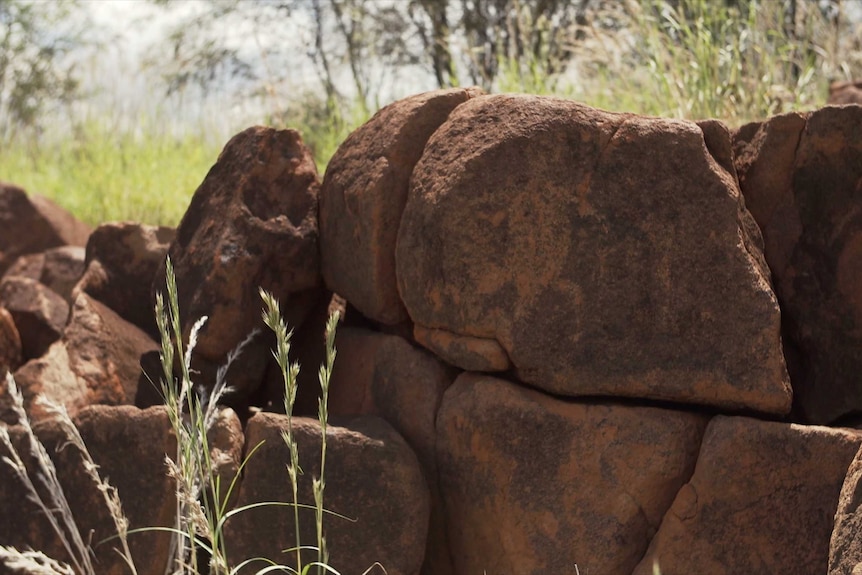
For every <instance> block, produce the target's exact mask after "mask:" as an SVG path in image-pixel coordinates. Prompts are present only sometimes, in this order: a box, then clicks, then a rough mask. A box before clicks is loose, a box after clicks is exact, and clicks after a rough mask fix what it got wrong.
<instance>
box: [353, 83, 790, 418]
mask: <svg viewBox="0 0 862 575" xmlns="http://www.w3.org/2000/svg"><path fill="white" fill-rule="evenodd" d="M729 150H730V141H729V135H728V132H727V130H726V129H724V128H723V127H721V126H720V125H718V124H716V123H713V124H709V123H705V124H704V126H703V127H701V126H698V125H696V124H693V123H690V122H685V121H678V120H663V119H655V118H644V117H638V116H631V115H619V114H610V113H606V112H601V111H599V110H595V109H592V108H589V107H586V106H583V105H581V104H577V103H575V102H571V101H566V100H559V99H555V98H542V97H534V96H512V95H500V96H479V97H476V98H472V99H470V100H469V101H467V102H466V103H464V104H462V105H461V106H459V107H457V108H456V109H455V110H454V111H453V112H452V113H451V115H450V116H449V118H448V120H447V121H446V122H445V123H444V124H443V125H442V126H441V127H440V128H439V129H438V130H437V131H436V132H435V133H434V135H433V136H431V138H430V140H429V141H428V143H427V145H426V146H425V150H424V153H423V156H422V158H421V159H420V161H419V163H418V164H417V165H416V168H415V170H414V172H413V178H412V180H411V188H410V192H409V196H408V200H407V204H406V207H405V209H404V212H403V216H402V219H401V225H400V229H399V233H398V241H397V249H396V270H397V279H398V287H399V292H400V294H401V296H402V298H403V301H404V304H405V306H406V309H407V311H408V312H409V314H410V317H411V319H412V320H413V321H414V322H415V326H416V327H415V331H414V334H415V335H416V339H417V341H419V342H420V343H423V344H425V345H428V346H429V348H430V349H432V351H434V352H435V353H436V354H437V355H439V356H440V357H441V358H442V359H444V360H445V361H447V362H449V363H451V364H453V365H456V366H458V367H461V368H465V369H466V368H471V369H483V370H507V369H509V368H510V367H513V368H514V370H515V371H514V373H515V374H516V375H517V377H518V378H519V379H521V380H522V381H524V382H526V383H529V384H530V385H532V386H536V387H539V388H541V389H544V390H546V391H549V392H551V393H554V394H559V395H564V396H595V395H602V396H624V397H634V398H644V399H653V400H668V401H677V402H685V403H694V404H701V405H709V406H714V407H717V408H721V409H730V410H756V411H759V412H764V413H772V414H785V413H787V412H788V411H789V408H790V401H791V394H790V387H789V383H788V380H787V372H786V368H785V365H784V358H783V356H782V352H781V341H780V318H779V309H778V305H777V302H776V299H775V295H774V293H773V292H772V290H771V288H770V284H769V270H768V269H767V267H766V264H765V262H764V260H763V257H762V253H761V238H760V236H759V232H758V230H757V226H756V225H755V223H754V221H753V219H752V218H751V215H750V214H749V213H748V212H747V210H746V209H745V206H744V204H743V201H742V197H741V195H740V193H739V190H738V188H737V185H736V181H735V178H734V177H733V175H732V174H731V173H728V171H727V170H726V169H725V167H724V166H725V165H726V164H728V162H729V158H730V154H729ZM713 154H715V155H713ZM704 278H709V281H704ZM348 299H349V298H348ZM507 359H508V361H506V360H507Z"/></svg>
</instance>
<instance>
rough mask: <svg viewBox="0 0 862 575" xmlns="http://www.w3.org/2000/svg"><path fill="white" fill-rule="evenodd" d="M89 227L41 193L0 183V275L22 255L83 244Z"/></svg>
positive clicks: (88, 233) (88, 232) (85, 241)
mask: <svg viewBox="0 0 862 575" xmlns="http://www.w3.org/2000/svg"><path fill="white" fill-rule="evenodd" d="M89 235H90V228H89V226H87V225H86V224H84V223H82V222H80V221H78V220H77V219H75V217H74V216H72V215H71V214H70V213H69V212H67V211H66V210H64V209H63V208H61V207H60V206H58V205H57V204H55V203H54V202H52V201H51V200H49V199H48V198H45V197H43V196H29V197H28V196H27V192H25V191H24V190H22V189H21V188H19V187H17V186H14V185H12V184H7V183H4V182H0V276H2V275H3V274H4V273H5V272H6V269H7V268H8V267H9V266H11V265H12V264H13V263H14V262H15V260H17V259H18V258H19V257H20V256H22V255H25V254H32V253H36V252H41V251H45V250H47V249H48V248H53V247H57V246H63V245H73V246H84V245H86V243H87V237H88V236H89Z"/></svg>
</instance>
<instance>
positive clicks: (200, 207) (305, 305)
mask: <svg viewBox="0 0 862 575" xmlns="http://www.w3.org/2000/svg"><path fill="white" fill-rule="evenodd" d="M318 187H319V183H318V178H317V169H316V167H315V164H314V160H313V158H312V156H311V152H309V150H308V149H307V148H306V147H305V145H303V143H302V140H301V139H300V136H299V133H298V132H296V131H295V130H274V129H270V128H262V127H255V128H249V129H247V130H245V131H243V132H240V133H239V134H237V135H236V136H234V137H233V138H232V139H231V140H230V141H229V142H228V143H227V145H226V146H225V148H224V150H223V151H222V153H221V155H220V156H219V159H218V161H217V162H216V164H215V165H214V166H213V168H212V169H211V170H210V172H209V174H207V177H206V178H205V179H204V181H203V183H202V184H201V186H200V187H199V188H198V189H197V191H196V192H195V194H194V197H193V198H192V201H191V205H190V206H189V209H188V211H187V212H186V214H185V216H183V219H182V221H181V222H180V225H179V227H178V228H177V236H176V239H175V240H174V241H173V242H172V243H171V247H170V250H169V256H170V258H171V260H172V261H173V265H174V268H175V270H176V278H177V284H178V291H179V306H180V313H181V315H182V323H183V327H184V329H185V330H186V333H188V330H190V329H191V327H192V324H193V323H194V322H195V321H197V320H198V318H200V317H202V316H208V317H209V321H208V322H207V323H206V325H205V327H204V329H203V330H202V331H201V333H200V337H199V339H198V345H197V347H196V349H195V351H196V353H197V354H200V355H201V356H202V358H203V359H206V360H209V361H212V362H217V363H221V362H222V361H224V359H225V356H226V355H227V353H228V352H229V351H231V350H232V349H234V348H235V347H236V346H237V344H238V343H239V342H241V341H242V340H243V339H245V337H246V336H247V335H248V334H249V333H250V332H251V331H252V329H253V328H255V327H258V326H259V327H263V326H262V323H261V321H260V310H261V301H260V296H259V295H258V288H259V287H263V288H264V289H266V290H268V291H270V292H272V293H273V294H274V295H275V296H276V297H277V298H278V299H279V300H280V301H281V302H282V303H283V306H284V311H285V315H286V319H287V320H288V322H289V323H290V325H292V326H295V327H298V326H299V325H301V324H302V320H303V319H304V317H305V316H306V315H307V313H308V310H309V307H310V305H313V302H316V301H317V299H318V297H319V293H318V292H316V291H315V290H319V289H320V287H319V286H320V284H321V279H320V270H319V254H318V246H317V193H318ZM164 285H165V276H164V271H163V270H161V271H160V272H159V273H158V274H157V275H156V278H155V280H154V283H153V289H154V290H156V291H164V289H165V288H164ZM312 292H314V293H312Z"/></svg>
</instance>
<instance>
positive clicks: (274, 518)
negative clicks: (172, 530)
mask: <svg viewBox="0 0 862 575" xmlns="http://www.w3.org/2000/svg"><path fill="white" fill-rule="evenodd" d="M286 425H287V416H286V415H283V414H276V413H259V414H257V415H255V416H254V417H252V418H251V419H250V420H249V422H248V425H247V426H246V430H245V433H246V453H248V451H249V450H250V449H251V448H253V447H254V446H257V445H258V444H260V443H261V442H264V443H263V444H262V445H261V446H260V447H259V448H258V450H257V451H256V452H255V453H254V455H252V456H251V459H250V460H249V461H248V463H247V464H246V466H245V468H244V471H243V480H242V485H241V486H240V492H239V496H238V500H237V505H240V506H242V505H249V504H253V503H259V502H278V501H280V502H290V501H291V500H292V497H291V489H290V483H289V480H288V477H287V473H286V471H285V466H286V465H287V463H288V462H289V461H290V455H289V452H288V448H287V446H286V445H285V442H284V441H283V439H282V433H283V432H284V431H285V429H286ZM293 432H294V435H295V437H296V441H297V444H298V447H299V464H300V466H301V467H302V470H303V474H302V475H301V476H300V479H299V483H300V489H299V501H300V503H304V504H312V505H313V502H314V500H313V497H312V488H311V485H312V478H313V477H317V476H318V475H319V473H320V447H321V446H320V437H321V435H320V425H319V423H318V422H317V421H316V420H312V419H308V418H294V419H293ZM325 480H326V492H325V499H324V507H325V508H326V509H327V510H329V511H332V512H334V513H337V514H340V515H343V516H344V517H348V518H350V519H345V518H342V517H337V516H334V515H331V514H327V515H326V516H325V518H324V527H323V528H324V532H325V535H326V544H327V547H328V549H329V558H330V560H329V565H330V566H331V567H333V568H334V569H337V570H338V572H339V573H341V574H342V575H360V574H361V573H363V572H365V570H366V569H368V568H370V567H372V566H373V565H374V564H375V562H378V563H380V564H381V565H382V566H383V567H384V568H385V570H386V572H387V573H388V574H389V575H410V574H415V573H418V571H419V567H420V565H421V564H422V557H423V556H424V552H425V536H426V533H427V530H428V487H427V486H426V484H425V481H424V479H423V478H422V472H421V470H420V468H419V464H418V462H417V461H416V456H415V455H414V454H413V452H412V451H411V450H410V448H409V447H408V446H407V444H406V443H405V442H404V440H403V439H402V438H401V436H400V435H398V433H396V432H395V430H393V429H392V428H391V427H390V426H389V425H388V424H387V423H386V422H385V421H383V420H382V419H379V418H376V417H371V416H362V417H356V418H350V419H344V420H341V421H333V422H331V424H330V425H329V427H327V431H326V470H325ZM299 522H300V527H299V531H300V535H301V538H302V544H303V545H315V544H316V543H315V542H316V537H315V522H314V512H313V511H311V510H306V509H302V510H300V514H299ZM295 534H296V530H295V526H294V514H293V509H292V508H290V507H288V506H262V507H256V508H253V509H247V510H245V511H243V512H241V513H239V514H237V515H236V516H235V517H234V518H233V519H231V521H230V522H229V523H228V524H227V525H226V534H225V537H226V538H227V540H228V541H230V543H231V552H232V557H233V561H234V562H239V561H241V560H243V559H245V558H252V557H264V558H269V559H272V560H274V561H277V562H278V563H280V564H285V565H295V556H294V555H292V554H290V553H283V552H282V550H284V549H288V548H291V547H294V546H295V545H296V535H295ZM316 558H317V554H316V552H311V551H309V552H308V554H304V555H303V559H304V563H305V564H307V563H309V562H311V561H313V560H316ZM262 566H263V564H257V565H255V564H252V565H249V566H248V567H247V568H245V569H243V570H241V571H240V573H254V572H256V571H257V570H258V569H260V568H261V567H262Z"/></svg>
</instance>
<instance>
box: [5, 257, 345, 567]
mask: <svg viewBox="0 0 862 575" xmlns="http://www.w3.org/2000/svg"><path fill="white" fill-rule="evenodd" d="M166 287H167V294H168V298H167V303H166V302H165V300H164V298H163V296H162V295H161V294H159V295H158V296H157V302H156V318H157V323H158V327H159V332H160V335H161V351H160V356H161V360H162V367H163V370H164V380H163V382H162V392H163V395H164V399H165V406H166V408H167V413H168V417H169V420H170V423H171V428H172V430H173V432H174V434H175V436H176V437H177V452H176V453H175V454H174V456H173V457H169V456H168V455H167V454H166V456H165V460H166V465H167V473H168V475H169V476H170V477H171V478H172V479H173V480H174V481H175V482H176V496H177V508H176V523H175V525H174V527H173V528H171V529H168V531H170V533H171V535H172V541H171V554H170V555H171V556H170V558H169V565H167V566H166V569H165V573H171V574H172V575H198V574H204V573H207V574H210V575H234V574H236V573H239V572H240V570H242V569H244V568H245V567H248V566H251V565H253V564H256V563H264V565H265V566H264V567H263V568H261V569H259V570H258V571H257V572H256V573H257V574H258V575H262V574H264V573H271V572H284V573H292V574H294V575H309V574H311V573H322V572H328V573H332V574H334V575H338V572H337V571H336V570H335V569H333V568H332V567H330V566H328V565H327V551H326V542H325V537H324V529H323V524H324V513H325V512H326V511H325V509H324V497H323V496H324V488H325V475H324V470H325V460H326V426H327V419H328V410H327V399H326V398H327V395H328V390H329V379H330V377H331V374H332V369H333V365H334V362H335V356H336V351H335V331H336V325H337V323H338V319H339V316H338V313H337V312H336V313H335V314H333V315H332V316H331V317H330V318H329V321H328V322H327V326H326V343H325V345H326V358H325V361H324V364H323V365H322V366H321V367H320V371H319V381H320V385H321V391H322V396H321V400H320V407H319V412H318V415H319V421H320V425H321V434H322V442H321V445H322V447H321V455H320V457H321V465H320V476H319V477H316V478H314V479H313V492H314V505H313V509H314V510H315V524H316V533H317V540H316V542H315V545H314V546H307V545H306V546H303V543H302V541H300V538H299V537H300V536H299V532H300V530H299V514H298V510H299V508H300V507H309V506H308V505H305V504H302V503H300V502H299V500H298V497H297V491H298V475H299V473H300V467H299V457H298V446H297V444H296V441H295V439H294V438H293V435H292V432H291V425H290V422H291V417H292V416H291V413H292V410H293V403H294V400H295V398H296V387H297V386H296V378H297V376H298V374H299V365H298V364H297V363H295V362H294V363H290V360H289V355H290V339H291V335H292V332H291V331H289V330H288V329H287V326H286V324H285V323H284V320H283V319H282V315H281V311H280V309H279V305H278V301H277V300H276V299H275V298H274V297H273V296H272V295H271V294H269V293H267V292H265V291H263V290H261V298H262V300H263V303H264V308H265V309H264V311H263V314H262V315H263V320H264V323H265V324H266V325H267V326H268V327H269V328H270V329H271V330H272V331H273V332H274V334H275V336H276V349H275V350H274V351H273V355H274V356H275V358H276V360H277V362H278V364H279V366H280V367H281V370H282V375H283V380H284V386H285V411H286V413H287V418H288V425H287V431H285V432H284V435H283V439H284V441H285V442H286V444H287V446H288V447H289V450H290V454H291V462H290V464H289V465H288V478H289V481H290V484H291V488H292V493H293V500H292V502H289V503H287V505H290V506H292V507H293V509H294V519H295V521H296V529H295V531H296V534H297V535H296V537H297V539H296V545H295V547H293V548H291V549H288V550H287V553H288V555H292V556H293V557H294V558H295V562H294V564H293V565H291V566H287V565H282V564H279V563H277V562H274V561H272V560H270V559H266V558H251V559H245V560H243V561H242V562H239V563H237V564H236V565H235V566H232V565H233V563H232V560H230V559H229V558H228V554H227V545H226V542H225V538H224V526H225V523H226V522H227V520H228V519H230V517H232V516H234V515H236V514H237V513H242V512H243V511H245V510H247V509H250V508H252V507H258V506H260V505H282V503H278V502H270V503H266V502H264V503H255V504H251V505H248V506H245V507H240V508H236V509H229V508H228V502H229V500H230V495H231V492H232V491H233V489H234V488H235V486H236V481H237V479H238V477H239V474H240V473H241V472H242V469H243V467H244V466H245V463H246V462H247V461H248V458H250V457H252V456H253V454H254V452H255V451H256V450H257V448H258V447H260V446H256V447H255V448H254V449H252V450H251V451H250V452H249V454H248V455H247V456H246V459H245V461H243V463H242V465H241V466H240V469H239V471H238V472H237V475H236V476H235V477H234V479H233V481H232V482H231V484H230V485H229V486H227V488H226V489H224V488H223V487H224V486H222V485H221V478H220V477H219V476H218V475H217V474H216V473H215V472H214V465H213V462H212V461H211V459H210V445H209V442H208V439H207V434H208V432H209V431H210V430H211V429H212V426H213V425H214V423H215V421H216V417H217V414H218V404H219V400H220V399H221V398H222V397H223V396H224V395H225V394H226V393H229V391H230V390H229V388H228V387H227V384H226V378H225V375H226V373H227V370H228V368H229V367H230V365H231V363H232V362H233V361H235V360H236V358H237V357H238V356H239V355H240V354H241V353H242V349H243V348H244V347H245V345H247V343H248V342H249V341H251V339H252V337H253V336H254V334H251V335H249V337H248V338H246V340H245V341H243V342H242V343H241V344H240V345H239V346H238V347H237V348H236V349H234V350H233V351H232V352H231V353H230V354H229V355H228V358H227V361H226V363H225V365H224V366H223V367H222V368H221V369H220V370H219V371H218V374H217V377H216V384H215V386H214V387H213V389H212V390H206V389H202V388H198V387H196V386H195V385H194V384H193V382H192V378H191V373H192V372H191V370H190V368H189V365H190V363H191V358H192V353H193V350H194V347H195V343H196V339H197V334H198V332H199V330H200V328H201V327H202V326H203V325H204V323H205V321H206V318H201V319H200V320H198V321H197V322H196V323H195V325H194V326H193V328H192V330H191V333H190V336H189V340H188V342H186V343H185V344H184V343H183V338H182V333H183V330H182V326H181V325H180V322H179V317H180V316H179V304H178V301H177V286H176V279H175V276H174V273H173V267H172V266H171V263H170V260H168V262H167V266H166ZM175 360H176V361H175ZM175 365H177V366H178V371H179V377H178V378H177V377H175V376H174V366H175ZM6 385H7V389H8V392H9V396H10V398H11V399H12V407H13V409H14V411H15V412H16V415H17V416H18V419H19V422H20V425H22V426H23V428H24V431H25V434H26V435H27V437H28V442H29V445H30V447H31V454H30V455H31V457H32V459H33V460H34V461H35V462H36V464H37V466H38V469H36V470H34V471H28V469H27V466H25V464H24V462H23V460H22V458H21V457H20V456H19V454H18V452H17V451H16V450H15V448H14V446H13V444H12V442H11V439H10V436H9V432H8V429H7V428H6V426H5V425H0V443H2V444H3V445H4V447H5V450H6V451H7V452H8V454H9V455H8V456H4V457H3V459H2V461H3V463H5V464H6V465H9V466H10V467H11V468H12V469H13V471H14V472H15V475H16V476H17V477H18V479H19V480H20V481H21V482H22V484H23V485H24V486H25V487H26V488H27V491H28V493H29V494H30V498H31V499H32V500H33V501H35V502H36V503H37V504H38V505H39V507H40V509H41V511H42V513H43V515H44V516H45V518H46V519H47V520H48V521H49V523H50V524H51V527H52V528H53V531H54V532H55V534H56V535H57V537H58V538H59V540H60V541H61V542H62V544H63V547H64V548H65V550H66V553H67V554H68V556H69V557H70V561H71V565H70V564H65V563H61V562H59V561H56V560H54V559H51V558H49V557H46V556H45V555H44V554H42V553H41V552H39V551H29V550H17V549H14V548H10V547H5V546H0V566H5V567H6V568H8V569H23V570H25V571H26V572H28V573H43V574H49V575H50V574H55V575H56V574H64V575H68V574H73V573H77V574H84V575H95V573H96V571H95V566H94V565H93V562H92V558H91V557H92V554H91V550H90V548H89V545H88V544H87V543H85V542H84V539H83V538H82V536H81V533H80V532H79V530H78V528H77V526H76V525H75V518H74V517H73V515H72V512H71V508H70V506H69V504H68V501H67V499H66V497H65V494H64V493H63V489H62V487H61V486H60V482H59V479H58V477H57V472H56V469H55V467H54V464H53V462H52V460H51V458H50V456H49V455H48V452H47V450H46V449H45V447H44V446H43V445H42V444H41V443H40V442H39V440H38V438H37V437H36V435H35V434H34V433H33V430H32V427H31V426H30V422H29V419H28V417H27V414H26V412H25V410H24V406H23V405H24V404H23V397H22V395H21V392H20V391H19V390H18V388H17V386H16V384H15V380H14V378H13V377H12V374H11V373H9V374H7V377H6ZM40 401H42V402H43V403H44V404H46V405H47V406H48V407H49V408H50V411H51V412H52V413H53V415H54V416H55V417H56V418H57V421H59V422H60V425H61V427H62V429H63V431H64V433H65V435H66V436H67V438H68V440H67V443H68V444H70V445H72V446H74V447H75V448H76V449H78V450H79V451H80V452H81V454H82V456H83V461H84V466H85V470H86V471H87V473H88V474H89V475H90V477H91V478H92V480H93V481H94V483H95V484H96V486H97V487H98V488H99V490H100V491H101V493H102V494H103V495H104V498H105V503H106V505H107V508H108V510H109V511H110V512H111V516H112V517H113V519H114V523H115V527H116V533H117V534H116V537H115V538H112V539H116V540H117V541H118V542H119V549H118V552H119V553H120V554H121V556H122V557H123V559H124V560H125V562H126V564H127V566H128V568H129V572H130V573H131V574H132V575H136V574H137V570H136V568H135V564H134V559H133V557H132V555H131V552H130V551H129V547H128V542H127V537H128V535H129V534H133V533H135V532H139V531H149V530H151V529H149V528H143V529H135V530H131V531H130V530H129V522H128V520H127V519H126V517H125V515H124V514H123V511H122V503H121V501H120V497H119V494H118V493H117V491H116V489H114V488H113V487H111V486H110V485H109V484H108V483H107V482H105V481H104V480H103V479H102V478H101V477H100V476H99V474H98V467H97V465H96V464H95V462H94V461H93V460H92V457H91V456H90V454H89V452H88V451H87V447H86V445H85V444H84V441H83V439H82V438H81V435H80V433H79V432H78V430H77V428H76V427H75V425H74V424H73V423H72V421H71V419H70V418H69V416H68V414H67V413H66V411H65V409H63V408H62V407H59V406H56V405H53V404H51V403H50V402H47V401H46V400H45V399H44V398H41V399H40ZM34 475H35V476H36V477H38V478H39V479H38V481H40V482H41V483H44V484H45V485H46V487H47V490H39V489H37V488H36V486H35V485H34V481H33V476H34ZM42 491H45V493H44V494H43V493H42ZM309 548H311V549H314V550H316V551H317V560H316V561H313V562H311V563H308V564H303V562H302V558H301V556H300V550H302V549H309ZM201 551H203V553H201Z"/></svg>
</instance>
